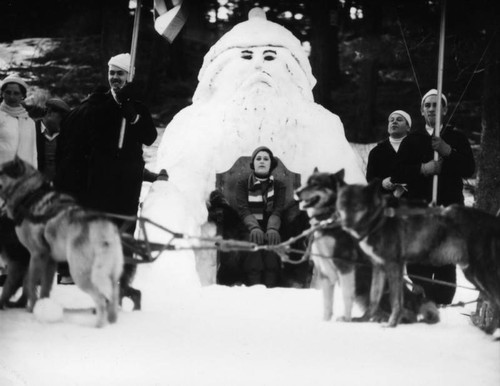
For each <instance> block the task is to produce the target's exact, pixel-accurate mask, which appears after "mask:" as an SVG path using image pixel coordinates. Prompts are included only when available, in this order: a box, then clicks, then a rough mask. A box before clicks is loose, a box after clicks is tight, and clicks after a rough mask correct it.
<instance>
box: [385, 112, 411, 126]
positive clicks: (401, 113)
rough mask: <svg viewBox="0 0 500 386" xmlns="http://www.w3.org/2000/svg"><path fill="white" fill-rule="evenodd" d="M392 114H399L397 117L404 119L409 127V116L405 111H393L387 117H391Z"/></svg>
mask: <svg viewBox="0 0 500 386" xmlns="http://www.w3.org/2000/svg"><path fill="white" fill-rule="evenodd" d="M392 114H399V115H401V116H402V117H403V118H404V119H406V123H408V127H411V117H410V114H408V113H407V112H406V111H403V110H395V111H393V112H392V113H390V114H389V116H391V115H392Z"/></svg>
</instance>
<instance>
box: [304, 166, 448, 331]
mask: <svg viewBox="0 0 500 386" xmlns="http://www.w3.org/2000/svg"><path fill="white" fill-rule="evenodd" d="M343 181H344V170H341V171H339V172H337V173H335V174H330V173H320V172H318V170H317V169H315V170H314V172H313V174H312V175H311V176H310V177H309V179H308V180H307V183H306V185H304V186H303V187H301V188H300V189H298V190H297V191H296V195H297V196H298V198H299V199H300V207H301V209H303V210H306V211H307V213H308V215H309V217H310V218H311V223H312V224H313V225H314V224H317V223H318V222H319V221H322V220H326V219H332V220H334V219H335V216H336V207H335V206H336V200H337V190H338V186H339V185H344V182H343ZM311 242H312V245H311V259H312V261H313V262H314V266H315V268H316V270H317V273H318V275H319V280H320V282H321V286H322V289H323V309H324V315H323V317H324V319H325V320H330V319H331V317H332V315H333V294H334V288H335V285H336V284H340V287H341V288H342V294H343V301H344V316H343V317H340V318H338V319H339V320H345V321H350V320H351V314H352V307H353V303H354V301H355V299H356V301H357V302H358V303H366V301H365V299H366V297H367V294H368V292H369V282H370V278H371V270H372V268H371V265H370V262H369V260H368V259H367V257H366V256H365V255H364V253H363V252H362V251H361V250H360V248H359V246H358V242H357V240H355V239H354V238H353V237H352V236H351V235H350V234H349V233H348V232H346V231H344V230H343V229H342V228H341V227H340V226H339V225H338V224H336V223H335V222H334V223H333V224H332V225H330V226H327V227H325V228H319V229H318V230H316V231H315V232H314V235H313V238H312V241H311ZM405 290H406V291H405V309H404V311H405V312H404V313H403V318H404V321H406V322H415V321H417V315H419V316H420V317H422V319H423V321H425V322H427V323H435V322H437V321H438V320H439V316H438V312H437V309H436V308H435V306H434V305H433V304H432V302H430V303H429V302H427V301H426V299H424V297H423V296H422V295H421V294H419V293H418V292H415V293H413V292H411V291H409V290H407V289H406V287H405ZM361 305H362V306H366V304H361ZM381 315H382V313H381V314H380V315H379V316H380V317H383V316H381Z"/></svg>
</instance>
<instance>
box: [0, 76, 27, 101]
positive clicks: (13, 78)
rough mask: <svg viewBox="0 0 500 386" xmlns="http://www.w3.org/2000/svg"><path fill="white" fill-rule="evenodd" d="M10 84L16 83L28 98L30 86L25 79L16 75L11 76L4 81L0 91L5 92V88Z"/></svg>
mask: <svg viewBox="0 0 500 386" xmlns="http://www.w3.org/2000/svg"><path fill="white" fill-rule="evenodd" d="M9 83H16V84H18V85H19V86H21V91H22V93H23V96H24V97H26V93H27V92H28V85H27V84H26V82H25V81H24V80H23V79H21V78H20V77H18V76H16V75H9V76H7V77H6V78H5V79H4V80H2V83H1V86H0V90H1V91H3V90H4V88H5V86H6V85H7V84H9Z"/></svg>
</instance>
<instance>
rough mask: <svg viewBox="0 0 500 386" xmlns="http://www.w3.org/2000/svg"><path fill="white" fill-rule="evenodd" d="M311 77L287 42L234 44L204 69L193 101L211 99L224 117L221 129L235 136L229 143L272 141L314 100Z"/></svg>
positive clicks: (210, 104) (215, 108) (215, 112)
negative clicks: (306, 73)
mask: <svg viewBox="0 0 500 386" xmlns="http://www.w3.org/2000/svg"><path fill="white" fill-rule="evenodd" d="M308 82H309V81H308V79H307V77H306V75H305V73H304V71H303V70H302V68H301V67H300V66H299V64H298V62H297V60H296V59H295V57H294V56H293V55H292V53H291V52H290V51H289V50H288V49H286V48H284V47H271V46H256V47H248V48H233V49H229V50H227V51H225V52H223V53H221V54H220V55H219V56H218V57H217V58H216V59H215V60H213V61H212V62H211V63H210V65H209V66H207V67H206V69H205V70H204V71H202V72H200V84H199V85H198V88H197V90H196V93H195V95H194V97H193V102H194V103H195V104H200V105H205V104H206V105H209V106H210V110H211V111H212V112H213V113H214V115H217V116H219V117H221V118H220V119H221V120H222V122H221V124H222V128H220V129H222V130H221V132H224V133H225V134H228V133H229V135H230V137H232V138H225V139H226V140H227V141H229V143H233V142H231V141H235V142H234V143H236V141H238V142H239V143H242V142H243V143H247V144H248V146H249V147H250V148H251V147H252V146H254V144H257V145H258V144H268V145H272V144H273V142H274V141H275V139H276V140H277V137H279V136H280V135H282V133H283V132H284V131H286V130H288V129H289V128H290V126H294V125H296V124H297V118H298V117H297V114H298V112H299V111H300V110H302V108H303V107H304V104H307V102H312V100H313V97H312V92H311V91H310V85H309V83H308ZM250 151H251V150H250Z"/></svg>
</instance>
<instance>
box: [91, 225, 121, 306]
mask: <svg viewBox="0 0 500 386" xmlns="http://www.w3.org/2000/svg"><path fill="white" fill-rule="evenodd" d="M89 225H90V224H89ZM89 241H90V245H92V248H93V250H94V262H93V265H92V273H91V280H92V283H93V284H94V286H96V288H97V289H98V290H99V291H100V292H101V294H102V295H103V296H104V297H105V298H106V300H108V301H114V300H115V299H114V298H115V297H116V296H118V294H117V293H116V292H117V286H118V280H119V279H120V276H121V274H122V271H123V261H124V258H123V250H122V245H121V239H120V234H119V232H118V228H117V227H116V225H115V224H114V223H112V222H111V221H109V220H105V219H96V220H94V221H93V226H89Z"/></svg>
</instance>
